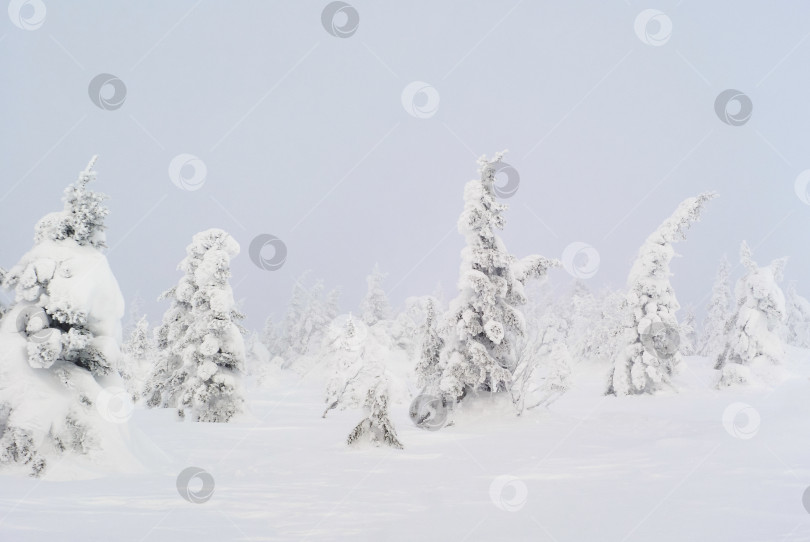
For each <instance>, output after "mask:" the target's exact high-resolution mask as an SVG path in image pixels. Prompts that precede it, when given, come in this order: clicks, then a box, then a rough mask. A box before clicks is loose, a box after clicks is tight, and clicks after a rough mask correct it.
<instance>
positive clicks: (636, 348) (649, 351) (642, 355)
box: [607, 193, 715, 395]
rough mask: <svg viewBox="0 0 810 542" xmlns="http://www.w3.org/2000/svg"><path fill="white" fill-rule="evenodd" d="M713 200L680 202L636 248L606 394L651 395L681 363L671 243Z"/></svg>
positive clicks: (703, 196) (710, 195)
mask: <svg viewBox="0 0 810 542" xmlns="http://www.w3.org/2000/svg"><path fill="white" fill-rule="evenodd" d="M714 197H715V194H713V193H705V194H701V195H699V196H697V197H693V198H688V199H686V200H684V201H683V202H681V204H680V205H679V206H678V208H677V209H676V210H675V212H674V213H673V215H672V216H670V217H669V218H668V219H667V220H665V221H664V223H663V224H661V225H660V226H659V227H658V229H657V230H655V232H653V234H652V235H650V236H649V237H648V238H647V240H646V241H645V242H644V244H643V245H642V246H641V249H640V250H639V253H638V257H637V258H636V261H635V263H634V264H633V267H632V268H631V270H630V276H629V278H628V290H629V291H628V293H627V297H626V300H625V312H624V322H623V325H622V328H623V329H622V332H621V342H620V344H619V351H618V352H617V353H616V355H615V360H614V363H613V370H612V371H611V374H610V377H609V380H608V391H607V393H608V394H615V395H629V394H639V393H653V392H655V391H656V390H659V389H661V388H662V387H663V386H664V385H666V384H668V383H669V381H670V377H671V375H672V374H673V371H674V370H675V367H676V366H677V365H678V363H680V361H681V359H680V354H679V353H678V342H679V338H678V333H679V326H678V321H677V319H676V317H675V312H676V311H677V310H678V308H679V307H680V306H679V304H678V300H677V299H676V298H675V292H674V290H673V288H672V285H671V284H670V281H669V278H670V276H671V274H672V273H671V272H670V270H669V264H670V261H671V260H672V257H673V256H674V255H675V250H674V249H673V247H672V244H673V243H674V242H676V241H678V240H681V239H685V238H686V230H687V229H688V228H689V227H690V226H691V225H692V223H694V222H696V221H697V220H699V219H700V213H701V211H702V209H703V206H704V205H705V204H706V202H708V201H709V200H711V199H712V198H714Z"/></svg>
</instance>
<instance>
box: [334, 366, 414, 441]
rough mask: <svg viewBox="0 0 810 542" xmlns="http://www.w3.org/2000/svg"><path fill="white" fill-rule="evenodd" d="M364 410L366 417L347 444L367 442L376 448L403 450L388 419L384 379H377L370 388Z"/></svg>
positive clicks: (351, 434)
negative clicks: (385, 447) (387, 447)
mask: <svg viewBox="0 0 810 542" xmlns="http://www.w3.org/2000/svg"><path fill="white" fill-rule="evenodd" d="M363 409H364V410H365V414H366V416H365V418H363V420H361V421H360V423H358V424H357V425H356V426H355V428H354V429H353V430H352V432H351V433H349V437H348V438H347V439H346V442H347V444H349V445H353V444H358V443H360V442H363V441H367V442H370V443H371V444H373V445H375V446H390V447H392V448H397V449H402V443H401V442H400V441H399V438H398V437H397V432H396V429H394V424H393V423H391V420H390V419H389V418H388V384H387V382H386V381H385V379H384V378H381V377H379V378H377V379H376V381H375V382H373V383H372V385H371V386H370V387H369V388H368V390H367V392H366V399H365V402H364V404H363Z"/></svg>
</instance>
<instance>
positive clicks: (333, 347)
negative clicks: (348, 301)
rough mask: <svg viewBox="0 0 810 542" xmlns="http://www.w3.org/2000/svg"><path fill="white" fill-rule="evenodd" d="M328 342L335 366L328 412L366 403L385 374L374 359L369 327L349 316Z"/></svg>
mask: <svg viewBox="0 0 810 542" xmlns="http://www.w3.org/2000/svg"><path fill="white" fill-rule="evenodd" d="M332 335H333V336H331V337H329V338H328V339H327V340H326V343H327V344H326V346H325V350H326V354H325V356H324V357H325V359H327V360H328V362H329V364H330V365H331V376H330V377H329V380H328V382H327V385H326V410H324V413H323V417H324V418H325V417H326V415H327V414H328V413H329V411H330V410H332V409H335V408H337V409H339V410H343V409H345V408H356V407H359V406H360V405H362V404H363V401H364V400H365V394H366V390H368V389H369V387H370V386H371V383H373V382H375V381H376V379H378V378H381V375H382V374H383V368H382V365H381V364H380V363H379V361H380V360H378V359H374V356H373V354H374V352H373V348H372V347H370V344H369V343H370V342H371V341H372V340H373V336H371V335H370V334H369V333H368V329H367V328H366V327H365V324H363V322H362V321H361V320H359V319H356V318H354V317H352V316H351V315H349V316H348V317H347V318H346V320H345V322H344V323H343V325H342V326H341V327H340V328H338V329H334V330H333V332H332Z"/></svg>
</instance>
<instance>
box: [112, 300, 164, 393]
mask: <svg viewBox="0 0 810 542" xmlns="http://www.w3.org/2000/svg"><path fill="white" fill-rule="evenodd" d="M123 353H124V355H123V356H122V357H121V364H120V367H119V369H118V373H119V374H120V375H121V378H123V379H124V384H125V385H126V389H127V391H128V392H130V394H131V395H132V397H133V400H135V399H136V398H137V397H140V396H141V395H142V394H143V386H144V384H145V380H146V379H147V378H148V376H149V371H150V370H151V368H152V366H153V365H154V363H155V344H154V341H153V340H152V337H151V334H150V329H149V321H148V320H147V319H146V316H141V318H140V320H138V322H137V323H136V324H135V326H134V328H133V329H132V331H131V332H130V334H129V336H128V337H127V339H126V341H124V345H123Z"/></svg>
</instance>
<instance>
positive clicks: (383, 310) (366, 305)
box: [360, 264, 391, 326]
mask: <svg viewBox="0 0 810 542" xmlns="http://www.w3.org/2000/svg"><path fill="white" fill-rule="evenodd" d="M383 279H385V274H384V273H383V272H382V271H380V266H379V265H378V264H374V269H372V270H371V274H370V275H369V276H368V277H367V278H366V283H367V285H368V290H367V291H366V296H365V297H364V298H363V301H362V302H361V304H360V315H361V317H362V319H363V322H365V323H366V325H369V326H373V325H374V324H376V323H377V322H380V321H385V320H390V319H391V305H390V304H389V303H388V296H387V295H386V294H385V290H384V289H383V287H382V281H383Z"/></svg>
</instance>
